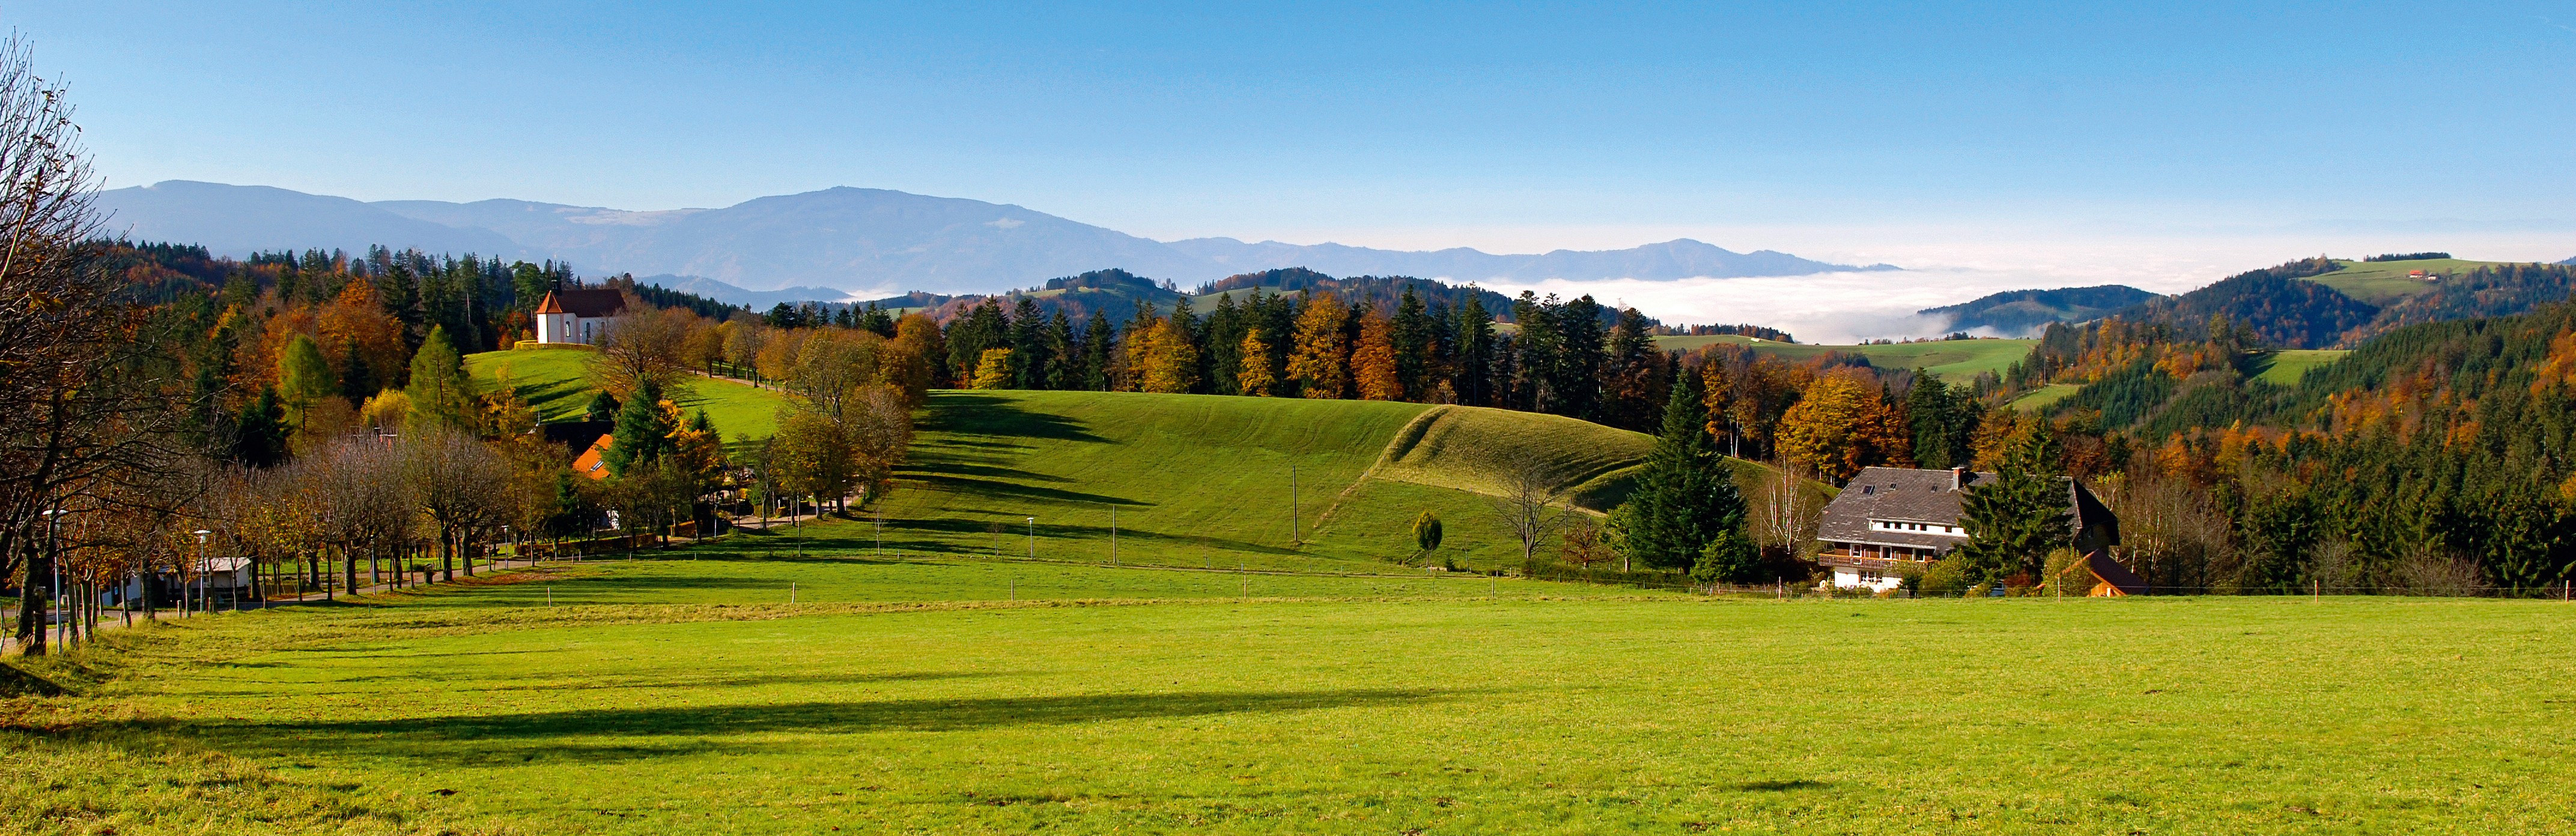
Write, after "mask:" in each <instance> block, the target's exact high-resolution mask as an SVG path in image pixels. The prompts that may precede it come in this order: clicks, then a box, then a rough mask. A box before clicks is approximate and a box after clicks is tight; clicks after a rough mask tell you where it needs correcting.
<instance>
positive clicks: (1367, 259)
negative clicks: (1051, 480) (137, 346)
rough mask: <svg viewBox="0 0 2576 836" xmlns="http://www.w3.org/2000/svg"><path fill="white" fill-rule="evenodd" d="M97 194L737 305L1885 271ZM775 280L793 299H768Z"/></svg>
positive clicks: (978, 222) (943, 214)
mask: <svg viewBox="0 0 2576 836" xmlns="http://www.w3.org/2000/svg"><path fill="white" fill-rule="evenodd" d="M98 204H99V206H100V208H102V209H105V210H108V211H109V212H111V213H113V214H112V216H111V218H110V219H109V224H108V226H109V228H110V229H111V230H114V231H117V232H120V233H123V234H127V235H129V236H131V237H133V238H135V239H137V240H150V241H170V242H181V243H196V244H203V245H205V246H206V247H207V249H209V250H212V251H214V252H215V253H217V254H222V255H235V256H240V255H247V254H249V253H250V252H252V251H256V250H302V249H306V248H312V247H321V248H338V249H344V250H349V251H352V252H359V251H363V250H364V249H365V248H366V247H368V246H371V245H377V244H382V245H385V246H390V247H396V248H401V247H414V248H418V249H421V250H423V251H428V252H443V253H455V254H463V253H468V252H472V253H479V254H484V255H498V256H501V257H505V258H514V259H522V258H523V259H531V260H534V259H543V258H552V259H556V260H560V261H565V262H569V263H571V264H572V265H573V266H574V268H575V269H577V270H580V271H582V272H584V273H590V274H610V273H633V274H635V275H637V276H662V277H667V281H664V282H663V283H664V284H665V285H666V286H669V287H672V288H673V289H677V290H687V291H688V292H692V293H698V294H700V295H704V296H708V297H710V298H715V299H719V300H722V301H727V302H733V303H736V304H769V303H773V302H776V301H795V300H802V299H813V298H818V295H819V298H825V299H838V298H846V297H853V296H870V295H889V294H894V293H902V292H906V291H929V292H933V293H988V292H996V291H1002V290H1008V289H1013V288H1024V287H1032V286H1035V285H1037V284H1038V283H1040V282H1044V281H1046V280H1047V279H1051V278H1058V277H1062V276H1070V275H1075V274H1079V273H1083V272H1086V271H1090V270H1097V269H1102V268H1120V269H1125V270H1128V271H1130V272H1133V273H1136V274H1138V275H1143V276H1149V277H1153V278H1155V279H1161V280H1170V281H1173V282H1175V283H1177V284H1181V285H1197V284H1201V283H1205V282H1209V281H1214V280H1216V279H1219V278H1223V277H1226V276H1230V275H1235V274H1239V273H1248V272H1254V271H1259V270H1267V269H1274V268H1282V267H1308V268H1312V269H1315V270H1318V271H1322V272H1325V273H1331V274H1335V275H1344V276H1361V275H1380V276H1385V275H1405V276H1416V277H1420V278H1437V279H1448V280H1451V281H1457V282H1474V281H1493V280H1523V281H1526V280H1536V279H1550V278H1559V279H1574V280H1588V279H1609V278H1631V279H1647V280H1666V279H1682V278H1692V277H1700V276H1709V277H1734V276H1793V275H1808V274H1814V273H1829V272H1842V271H1850V270H1894V269H1897V268H1895V267H1892V266H1889V265H1884V264H1877V265H1870V266H1868V267H1852V266H1847V265H1840V264H1829V263H1825V262H1820V261H1811V260H1808V259H1803V258H1799V257H1797V256H1793V255H1789V254H1786V253H1779V252H1773V251H1770V250H1757V251H1754V252H1750V253H1739V252H1734V251H1731V250H1727V249H1723V248H1720V247H1716V246H1713V245H1710V244H1705V243H1701V242H1698V241H1693V240H1690V239H1687V238H1685V239H1677V240H1673V241H1666V242H1663V243H1659V244H1648V245H1645V246H1641V247H1635V248H1631V249H1625V250H1608V251H1597V252H1580V251H1573V250H1558V251H1555V252H1550V253H1545V254H1541V255H1495V254H1491V253H1484V252H1479V251H1476V250H1471V249H1465V248H1458V249H1447V250H1439V251H1436V252H1408V251H1399V250H1380V249H1371V248H1367V247H1350V246H1344V245H1340V244H1315V245H1298V244H1283V243H1279V242H1276V241H1263V242H1259V243H1245V242H1242V241H1237V240H1234V239H1231V238H1193V239H1189V240H1185V241H1173V242H1168V243H1166V242H1161V241H1154V240H1151V239H1147V238H1139V237H1137V236H1133V235H1128V234H1126V233H1123V232H1118V231H1116V230H1112V229H1106V228H1102V227H1097V226H1092V225H1090V224H1084V223H1078V222H1075V221H1071V220H1066V219H1064V218H1060V217H1056V216H1054V215H1049V214H1046V213H1044V212H1037V211H1033V210H1030V209H1026V208H1022V207H1019V206H1011V205H1005V204H995V203H986V202H983V201H979V200H965V199H960V198H946V197H928V196H924V195H916V194H908V193H905V192H897V191H888V190H884V189H857V188H848V187H841V188H831V189H824V190H822V191H815V192H806V193H803V194H793V195H781V196H776V197H763V198H757V199H753V200H749V201H745V202H743V203H739V204H735V205H733V206H729V207H725V208H722V209H672V210H665V211H649V212H638V211H627V210H621V209H607V208H601V207H595V206H566V205H562V204H554V203H533V202H529V201H523V200H484V201H476V202H473V203H448V202H444V201H433V200H389V201H378V202H374V203H366V202H361V201H356V200H351V199H348V198H341V197H329V196H324V195H312V194H305V193H303V192H296V191H290V190H287V189H278V188H270V187H266V186H232V185H224V184H219V183H198V182H190V181H185V180H171V181H164V182H161V183H156V184H153V185H150V186H136V187H130V188H123V189H112V190H108V191H104V192H101V193H100V194H99V200H98ZM693 283H694V286H692V284H693ZM781 293H784V294H788V295H789V296H792V297H793V298H792V299H790V298H788V297H785V296H777V295H776V294H781Z"/></svg>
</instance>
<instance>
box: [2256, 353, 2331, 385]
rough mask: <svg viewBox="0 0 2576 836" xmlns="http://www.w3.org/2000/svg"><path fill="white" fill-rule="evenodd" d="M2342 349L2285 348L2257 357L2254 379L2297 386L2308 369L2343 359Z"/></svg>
mask: <svg viewBox="0 0 2576 836" xmlns="http://www.w3.org/2000/svg"><path fill="white" fill-rule="evenodd" d="M2351 353H2352V352H2350V351H2346V350H2342V349H2328V348H2319V349H2298V348H2293V349H2283V350H2279V351H2269V352H2265V353H2264V354H2263V355H2262V356H2261V357H2257V358H2255V360H2254V362H2255V369H2254V379H2256V380H2260V381H2264V382H2266V383H2271V384H2274V385H2278V386H2297V385H2299V378H2300V377H2302V376H2304V375H2306V374H2307V373H2308V370H2310V369H2314V368H2317V367H2319V366H2323V365H2325V364H2327V363H2332V362H2334V361H2336V360H2340V359H2343V356H2344V355H2346V354H2351Z"/></svg>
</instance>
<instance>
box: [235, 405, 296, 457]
mask: <svg viewBox="0 0 2576 836" xmlns="http://www.w3.org/2000/svg"><path fill="white" fill-rule="evenodd" d="M288 431H289V428H288V427H287V425H286V410H285V409H284V408H282V407H280V406H278V403H277V390H275V389H262V390H260V392H259V398H258V399H257V400H253V401H251V402H250V403H248V404H244V405H243V406H242V411H241V415H239V416H237V417H236V418H234V420H233V461H237V462H240V463H242V464H243V465H246V466H249V467H275V466H277V465H279V464H281V463H283V462H285V461H286V437H287V433H288Z"/></svg>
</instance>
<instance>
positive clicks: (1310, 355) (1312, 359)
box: [1288, 293, 1350, 398]
mask: <svg viewBox="0 0 2576 836" xmlns="http://www.w3.org/2000/svg"><path fill="white" fill-rule="evenodd" d="M1349 315H1350V311H1349V310H1346V309H1344V308H1343V307H1342V303H1341V301H1340V300H1337V299H1334V298H1333V294H1330V293H1324V294H1318V295H1316V296H1315V298H1313V299H1311V300H1308V301H1307V303H1306V312H1305V313H1302V314H1299V315H1298V316H1297V343H1296V347H1295V349H1294V350H1292V351H1290V352H1289V355H1288V379H1290V380H1294V381H1297V382H1298V383H1299V384H1302V385H1303V386H1304V388H1305V395H1306V397H1309V398H1339V397H1341V396H1342V390H1343V389H1344V388H1347V387H1348V386H1349V385H1350V365H1349V364H1348V363H1347V362H1345V359H1344V355H1345V354H1347V353H1348V351H1347V349H1346V347H1345V346H1344V344H1343V341H1342V325H1343V323H1344V322H1345V321H1346V318H1347V317H1348V316H1349Z"/></svg>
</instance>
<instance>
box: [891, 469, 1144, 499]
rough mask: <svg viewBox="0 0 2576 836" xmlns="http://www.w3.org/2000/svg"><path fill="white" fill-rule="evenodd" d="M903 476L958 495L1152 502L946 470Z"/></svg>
mask: <svg viewBox="0 0 2576 836" xmlns="http://www.w3.org/2000/svg"><path fill="white" fill-rule="evenodd" d="M906 478H908V479H910V480H912V481H916V482H919V483H921V486H922V489H924V490H935V491H946V492H949V493H954V494H957V495H960V496H973V497H985V498H1004V497H1007V498H1011V499H1018V500H1022V501H1032V500H1037V501H1047V502H1081V503H1089V504H1095V505H1126V506H1131V507H1143V506H1148V505H1151V504H1152V503H1149V502H1142V501H1138V500H1133V499H1126V498H1123V497H1115V496H1109V495H1106V494H1096V493H1083V492H1081V491H1068V490H1064V489H1061V488H1046V487H1039V486H1036V485H1022V484H1017V483H1013V482H1005V481H1002V480H999V479H980V478H975V477H971V476H961V475H955V474H948V473H915V474H911V475H909V476H907V477H906Z"/></svg>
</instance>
